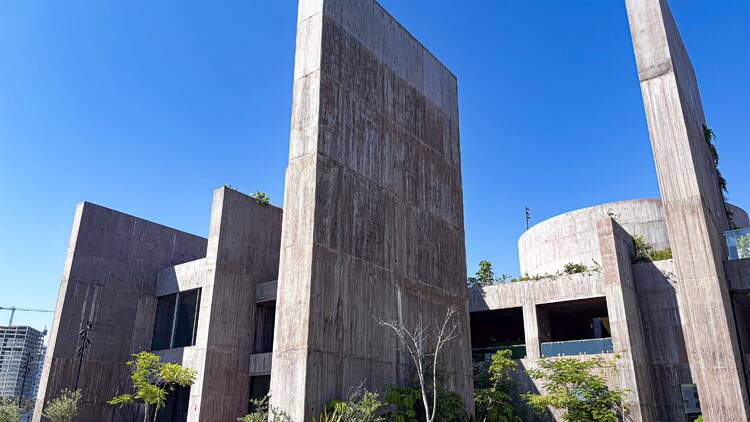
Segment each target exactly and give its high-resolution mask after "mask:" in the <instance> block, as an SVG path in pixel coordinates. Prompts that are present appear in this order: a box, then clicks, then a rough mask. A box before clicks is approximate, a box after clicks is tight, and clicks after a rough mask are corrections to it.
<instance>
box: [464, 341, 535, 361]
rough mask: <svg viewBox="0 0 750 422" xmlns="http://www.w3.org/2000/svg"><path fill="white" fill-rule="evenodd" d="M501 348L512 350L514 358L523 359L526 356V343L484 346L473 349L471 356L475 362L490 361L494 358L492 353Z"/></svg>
mask: <svg viewBox="0 0 750 422" xmlns="http://www.w3.org/2000/svg"><path fill="white" fill-rule="evenodd" d="M499 350H510V351H511V355H510V357H511V358H512V359H523V358H525V357H526V345H525V344H513V345H508V346H497V347H482V348H477V349H471V356H472V359H473V360H474V361H475V362H481V361H489V360H490V359H491V358H492V355H494V354H495V353H497V352H498V351H499Z"/></svg>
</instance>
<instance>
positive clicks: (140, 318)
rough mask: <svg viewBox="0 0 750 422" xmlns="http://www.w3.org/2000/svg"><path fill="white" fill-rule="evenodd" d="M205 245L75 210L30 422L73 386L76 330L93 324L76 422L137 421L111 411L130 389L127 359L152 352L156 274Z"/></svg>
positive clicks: (117, 216)
mask: <svg viewBox="0 0 750 422" xmlns="http://www.w3.org/2000/svg"><path fill="white" fill-rule="evenodd" d="M205 254H206V239H203V238H200V237H198V236H193V235H190V234H187V233H183V232H180V231H178V230H174V229H170V228H168V227H164V226H161V225H159V224H155V223H151V222H149V221H146V220H142V219H140V218H136V217H132V216H129V215H126V214H123V213H120V212H117V211H114V210H110V209H107V208H104V207H101V206H98V205H94V204H91V203H88V202H84V203H82V204H80V205H79V206H78V208H77V210H76V215H75V219H74V220H73V230H72V233H71V237H70V243H69V245H68V254H67V257H66V259H65V268H64V270H63V276H62V281H61V283H60V293H59V296H58V300H57V306H56V309H55V317H54V320H53V322H52V329H51V331H50V340H49V346H48V349H47V350H48V352H47V355H46V357H45V362H44V369H43V371H42V378H41V381H40V386H39V395H38V397H37V403H36V410H35V412H34V420H35V421H39V420H41V415H42V408H43V406H44V403H45V402H46V401H48V400H50V399H52V398H54V397H56V396H57V395H58V393H59V391H60V390H61V389H64V388H73V384H74V382H75V376H76V371H77V369H78V359H76V347H77V346H78V332H79V330H81V329H82V328H83V327H84V326H85V324H86V321H87V320H88V321H92V322H93V328H92V330H91V341H92V344H91V347H90V348H89V349H88V350H87V352H86V355H85V359H84V366H83V371H82V373H81V380H80V384H79V388H81V390H82V391H83V403H82V405H81V415H80V417H79V418H80V419H81V420H87V421H123V420H131V419H135V418H138V417H139V416H140V415H139V411H138V410H137V408H133V407H123V408H122V409H120V408H117V407H112V406H108V405H107V404H106V401H107V400H110V399H111V398H112V397H114V396H115V395H116V394H118V393H123V392H125V391H129V390H128V389H129V378H128V367H127V365H126V364H125V362H126V361H128V360H129V359H130V358H131V354H132V353H137V352H140V351H142V350H149V349H150V347H151V336H152V330H153V325H154V323H153V322H154V318H155V312H156V311H155V309H156V299H155V293H156V284H157V283H156V278H157V274H158V272H159V270H160V269H161V268H164V267H167V266H172V265H176V264H180V263H183V262H186V261H190V260H194V259H197V258H201V257H203V256H205Z"/></svg>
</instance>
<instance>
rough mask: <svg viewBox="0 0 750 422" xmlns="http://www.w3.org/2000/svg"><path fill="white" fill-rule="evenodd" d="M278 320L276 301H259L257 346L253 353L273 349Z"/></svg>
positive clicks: (256, 315) (268, 351)
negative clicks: (274, 331)
mask: <svg viewBox="0 0 750 422" xmlns="http://www.w3.org/2000/svg"><path fill="white" fill-rule="evenodd" d="M275 320H276V301H270V302H263V303H258V304H257V306H256V307H255V346H254V347H253V353H270V352H272V351H273V329H274V322H275Z"/></svg>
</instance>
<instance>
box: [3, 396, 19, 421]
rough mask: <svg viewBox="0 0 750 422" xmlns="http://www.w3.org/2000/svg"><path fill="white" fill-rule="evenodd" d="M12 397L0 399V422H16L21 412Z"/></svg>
mask: <svg viewBox="0 0 750 422" xmlns="http://www.w3.org/2000/svg"><path fill="white" fill-rule="evenodd" d="M16 403H17V402H16V400H15V399H13V398H12V397H0V422H18V420H19V419H21V411H20V409H19V408H18V405H17V404H16Z"/></svg>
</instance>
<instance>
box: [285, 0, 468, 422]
mask: <svg viewBox="0 0 750 422" xmlns="http://www.w3.org/2000/svg"><path fill="white" fill-rule="evenodd" d="M297 31H298V33H297V56H296V66H295V82H294V100H293V113H292V131H291V146H290V161H289V167H288V169H287V180H286V194H285V201H284V207H285V211H284V223H283V233H282V252H281V264H280V275H279V296H278V301H277V314H276V318H277V319H276V336H275V340H274V355H273V363H272V365H273V369H272V380H271V393H272V404H273V405H274V406H278V407H280V408H282V409H284V410H286V411H287V412H289V413H290V414H291V416H292V417H293V418H294V419H295V420H309V419H310V417H311V416H312V415H314V414H316V413H317V412H318V411H320V409H321V407H322V406H323V405H324V404H325V403H326V402H327V401H328V400H331V399H335V398H342V397H344V396H345V395H346V394H347V393H348V392H349V390H350V389H351V388H353V387H356V386H358V385H360V384H362V383H364V385H365V386H366V387H368V388H370V389H381V388H382V387H383V386H384V385H385V384H388V383H399V384H404V383H409V382H411V381H412V380H411V375H410V371H409V369H408V357H406V356H404V355H403V353H401V352H397V350H396V349H397V347H398V344H397V343H396V340H395V338H394V335H393V334H392V333H390V332H389V331H388V330H387V329H385V328H383V327H381V326H379V325H378V324H377V322H376V319H377V318H395V317H398V318H402V319H404V320H406V321H407V323H410V324H413V323H415V322H416V321H418V320H422V321H424V322H431V323H433V324H437V323H439V322H440V321H441V319H442V317H443V315H444V313H445V309H446V308H447V307H448V306H451V305H454V306H457V307H458V309H459V310H460V322H461V323H462V326H461V331H460V332H459V333H458V334H459V335H458V337H457V338H456V339H455V340H454V341H453V342H452V343H451V344H450V346H449V349H448V350H446V352H445V356H450V360H449V362H447V365H448V366H447V368H446V369H447V372H448V375H449V383H448V388H450V389H453V390H455V391H458V392H459V393H460V394H462V395H463V396H464V397H465V399H466V403H467V406H468V407H469V408H471V406H472V404H471V403H472V399H471V397H472V380H471V352H470V342H469V330H468V307H467V289H466V285H465V277H466V262H465V245H464V228H463V193H462V187H461V160H460V147H459V130H458V123H459V122H458V105H457V104H458V101H457V98H458V96H457V82H456V78H455V76H453V75H452V74H451V73H450V71H448V70H447V69H446V68H445V67H444V66H443V65H442V64H440V62H438V61H437V59H435V58H434V57H433V56H432V55H431V54H430V53H429V52H428V51H427V50H426V49H425V48H424V47H423V46H422V45H421V44H419V42H417V41H416V40H415V39H414V38H413V37H412V36H411V35H410V34H409V33H408V32H407V31H406V30H405V29H404V28H403V27H402V26H401V25H400V24H399V23H398V22H397V21H396V20H394V19H393V18H392V17H391V16H390V15H389V14H388V13H387V12H386V11H385V10H383V9H382V8H381V7H380V6H379V5H378V4H377V3H376V2H375V1H373V0H301V1H300V6H299V21H298V28H297Z"/></svg>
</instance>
